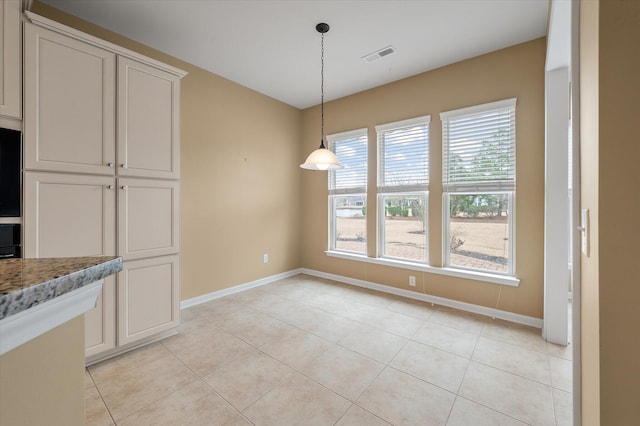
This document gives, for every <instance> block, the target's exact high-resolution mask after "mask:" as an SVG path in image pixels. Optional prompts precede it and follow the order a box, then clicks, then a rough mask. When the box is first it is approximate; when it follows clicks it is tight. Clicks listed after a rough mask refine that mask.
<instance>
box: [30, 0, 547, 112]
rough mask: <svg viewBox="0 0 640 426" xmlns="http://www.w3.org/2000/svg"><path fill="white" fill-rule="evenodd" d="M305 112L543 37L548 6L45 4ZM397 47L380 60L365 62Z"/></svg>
mask: <svg viewBox="0 0 640 426" xmlns="http://www.w3.org/2000/svg"><path fill="white" fill-rule="evenodd" d="M41 1H42V2H43V3H47V4H49V5H51V6H54V7H56V8H58V9H61V10H63V11H65V12H68V13H71V14H73V15H76V16H78V17H80V18H83V19H85V20H88V21H90V22H93V23H95V24H97V25H99V26H102V27H105V28H107V29H109V30H111V31H115V32H117V33H120V34H122V35H124V36H126V37H128V38H131V39H133V40H136V41H138V42H141V43H143V44H146V45H148V46H151V47H153V48H155V49H157V50H160V51H162V52H165V53H168V54H170V55H172V56H175V57H177V58H179V59H182V60H184V61H186V62H189V63H191V64H194V65H196V66H199V67H201V68H204V69H206V70H209V71H211V72H212V73H214V74H217V75H220V76H222V77H225V78H227V79H229V80H232V81H234V82H236V83H238V84H241V85H243V86H246V87H249V88H251V89H253V90H256V91H258V92H260V93H263V94H265V95H268V96H270V97H272V98H275V99H278V100H280V101H282V102H285V103H287V104H289V105H292V106H294V107H297V108H300V109H303V108H307V107H309V106H313V105H317V104H319V103H320V39H321V38H320V34H319V33H317V32H316V30H315V26H316V24H317V23H319V22H326V23H328V24H329V25H330V26H331V29H330V31H329V32H328V33H327V34H326V35H325V100H326V101H328V100H332V99H337V98H340V97H343V96H347V95H350V94H353V93H357V92H360V91H363V90H366V89H370V88H372V87H376V86H380V85H382V84H386V83H390V82H393V81H397V80H400V79H402V78H406V77H409V76H412V75H416V74H419V73H422V72H424V71H428V70H431V69H434V68H438V67H442V66H444V65H447V64H451V63H454V62H458V61H461V60H464V59H467V58H471V57H474V56H478V55H481V54H484V53H487V52H491V51H494V50H497V49H501V48H504V47H507V46H512V45H515V44H518V43H523V42H525V41H528V40H532V39H535V38H538V37H542V36H544V35H546V33H547V14H548V7H549V1H548V0H376V1H365V0H357V1H356V0H341V1H339V0H41ZM389 45H392V46H393V47H394V48H395V50H396V53H394V54H392V55H388V56H385V57H383V58H381V59H379V60H377V61H374V62H367V61H365V60H363V59H362V57H363V56H365V55H367V54H369V53H372V52H375V51H377V50H379V49H382V48H385V47H387V46H389Z"/></svg>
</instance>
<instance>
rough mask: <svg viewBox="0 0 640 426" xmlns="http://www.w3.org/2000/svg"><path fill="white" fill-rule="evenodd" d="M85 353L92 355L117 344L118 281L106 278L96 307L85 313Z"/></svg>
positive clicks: (112, 277) (111, 277) (113, 278)
mask: <svg viewBox="0 0 640 426" xmlns="http://www.w3.org/2000/svg"><path fill="white" fill-rule="evenodd" d="M84 345H85V349H86V352H85V355H86V356H91V355H96V354H99V353H101V352H104V351H106V350H108V349H113V348H115V346H116V282H115V277H114V276H110V277H106V278H105V279H104V284H103V285H102V293H101V294H100V295H99V296H98V300H97V301H96V307H95V308H93V309H91V310H90V311H87V312H86V313H85V314H84Z"/></svg>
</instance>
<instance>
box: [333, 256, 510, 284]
mask: <svg viewBox="0 0 640 426" xmlns="http://www.w3.org/2000/svg"><path fill="white" fill-rule="evenodd" d="M325 254H326V255H327V256H330V257H336V258H339V259H346V260H354V261H356V262H366V263H374V264H376V265H384V266H392V267H395V268H404V269H411V270H414V271H421V272H427V273H431V274H438V275H447V276H450V277H458V278H465V279H468V280H475V281H482V282H488V283H493V284H500V285H508V286H511V287H518V286H519V285H520V279H518V278H516V277H510V276H506V275H498V274H491V273H488V272H480V271H468V270H463V269H455V268H439V267H436V266H429V265H422V264H418V263H413V262H405V261H402V260H396V259H382V258H377V257H367V256H364V255H361V254H355V253H345V252H338V251H325Z"/></svg>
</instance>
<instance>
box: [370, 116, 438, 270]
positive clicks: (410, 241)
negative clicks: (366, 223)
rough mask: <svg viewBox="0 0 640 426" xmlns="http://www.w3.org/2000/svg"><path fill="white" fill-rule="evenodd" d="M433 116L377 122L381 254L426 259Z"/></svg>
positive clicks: (422, 260) (379, 248)
mask: <svg viewBox="0 0 640 426" xmlns="http://www.w3.org/2000/svg"><path fill="white" fill-rule="evenodd" d="M429 121H430V117H429V116H425V117H418V118H414V119H410V120H404V121H399V122H395V123H389V124H384V125H380V126H376V132H377V133H378V209H379V211H378V253H379V256H380V257H391V258H397V259H402V260H408V261H414V262H423V263H425V262H427V241H428V239H427V220H426V218H427V197H428V191H429Z"/></svg>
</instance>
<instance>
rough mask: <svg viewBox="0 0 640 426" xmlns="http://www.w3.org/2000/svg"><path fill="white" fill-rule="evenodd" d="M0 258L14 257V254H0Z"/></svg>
mask: <svg viewBox="0 0 640 426" xmlns="http://www.w3.org/2000/svg"><path fill="white" fill-rule="evenodd" d="M0 257H2V258H5V257H16V255H15V254H0Z"/></svg>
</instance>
